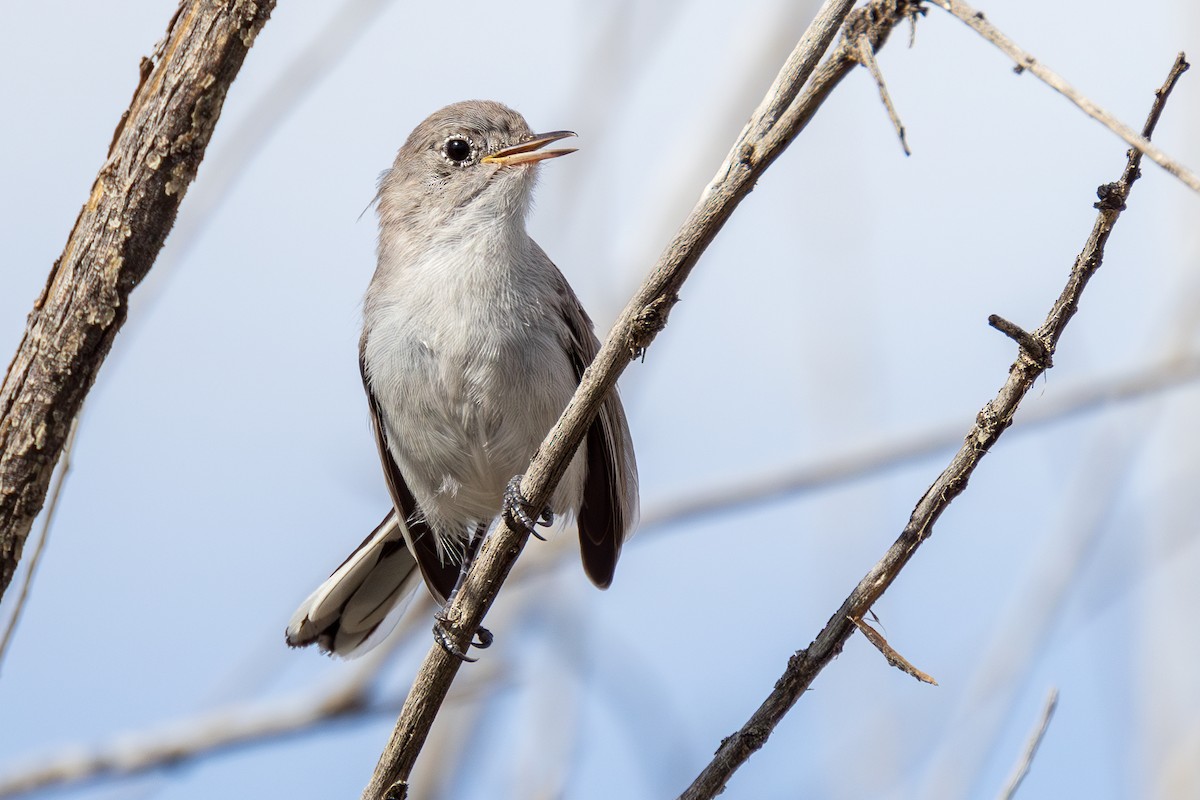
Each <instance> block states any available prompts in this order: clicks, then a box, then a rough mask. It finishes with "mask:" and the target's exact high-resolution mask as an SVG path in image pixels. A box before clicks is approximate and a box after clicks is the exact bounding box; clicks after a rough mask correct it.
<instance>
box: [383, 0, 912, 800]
mask: <svg viewBox="0 0 1200 800" xmlns="http://www.w3.org/2000/svg"><path fill="white" fill-rule="evenodd" d="M852 5H853V2H852V0H827V1H826V3H825V5H823V6H822V8H821V10H820V11H818V13H817V17H816V19H815V20H814V22H813V24H812V25H811V26H810V27H809V29H808V30H807V31H806V32H805V34H804V36H803V37H802V38H801V40H800V43H799V44H798V45H797V46H796V49H795V50H794V51H793V52H792V55H791V56H790V57H789V58H788V61H787V63H786V64H785V65H784V67H783V69H782V70H781V71H780V73H779V75H778V76H777V77H776V79H775V82H774V84H773V85H772V86H771V89H770V90H769V92H768V93H767V95H766V97H765V98H764V99H763V101H762V103H760V104H759V107H758V108H757V109H756V110H755V111H754V113H753V115H752V116H751V118H750V121H749V122H748V123H747V125H746V127H745V128H744V129H743V130H742V133H741V135H739V136H738V138H737V140H736V142H735V143H734V146H733V148H732V149H731V150H730V152H729V155H728V156H727V157H726V159H725V162H724V163H723V164H722V165H721V167H720V169H718V171H717V175H716V177H715V178H713V180H712V182H711V183H709V185H708V186H707V187H706V188H705V190H704V192H703V194H702V195H701V198H700V200H699V202H698V203H697V204H696V206H695V207H694V208H693V209H692V212H691V214H690V215H689V216H688V219H687V220H686V221H685V222H684V224H683V226H682V227H681V228H680V230H679V232H678V233H677V234H676V236H675V239H674V241H672V243H671V245H670V246H669V247H668V248H667V250H666V252H664V253H663V255H662V256H661V257H660V258H659V261H658V264H656V265H655V267H654V270H653V271H652V272H651V274H650V276H649V277H648V278H647V280H646V282H645V283H644V284H643V285H642V287H641V289H640V290H639V291H638V293H637V294H636V295H635V296H634V298H633V299H632V300H631V301H630V302H629V305H628V306H626V308H625V311H624V312H623V313H622V314H621V316H620V318H619V319H618V320H617V322H616V324H615V325H614V326H613V329H612V332H611V333H610V334H609V337H608V339H607V341H605V343H604V345H603V347H601V349H600V352H599V353H598V354H597V356H596V359H595V361H594V362H593V363H592V365H591V366H589V367H588V369H587V370H586V371H585V372H584V375H583V379H582V380H581V381H580V384H579V389H578V390H577V391H576V393H575V396H574V397H573V398H572V400H571V402H570V403H569V404H568V406H567V410H566V411H565V412H564V413H563V416H562V417H561V418H560V419H559V421H558V422H557V423H556V424H555V426H554V428H553V429H552V430H551V431H550V434H549V435H548V436H547V437H546V439H545V441H543V443H542V446H541V447H540V449H539V451H538V455H537V457H536V458H534V460H533V462H532V463H531V464H530V465H529V469H528V470H527V471H526V473H525V478H524V480H523V481H522V482H521V492H522V494H524V495H525V496H526V497H527V498H529V500H530V501H531V506H532V507H533V508H539V509H540V508H541V507H542V506H544V505H545V503H546V501H547V500H548V499H549V497H550V494H551V492H552V491H553V487H554V486H555V485H556V484H557V482H558V481H559V479H560V478H561V477H562V473H563V472H564V471H565V470H566V467H567V464H568V463H569V462H570V459H571V456H572V454H573V453H574V451H575V449H576V448H577V447H578V446H579V443H580V441H582V439H583V436H584V434H585V432H586V430H587V426H588V425H590V424H591V421H592V419H593V418H594V417H595V415H596V412H597V410H598V409H599V407H600V404H601V403H602V402H603V401H604V398H605V397H607V396H608V394H609V392H611V391H612V389H613V387H614V386H615V385H616V381H617V378H618V377H619V376H620V374H621V372H622V371H623V370H624V369H625V367H626V366H628V364H629V362H630V361H631V360H632V359H633V358H634V357H636V356H638V355H640V354H641V353H643V352H644V351H645V349H646V348H647V347H648V346H649V345H650V343H651V342H652V341H653V340H654V337H655V336H656V335H657V334H658V332H659V331H660V330H661V329H662V328H663V327H664V326H665V325H666V322H667V316H668V314H669V313H670V309H671V306H672V305H674V303H675V301H676V300H677V299H678V296H677V293H678V291H679V289H680V288H681V287H682V285H683V282H684V281H685V280H686V279H687V277H688V275H689V274H690V273H691V270H692V268H693V267H694V266H695V264H696V262H697V260H699V258H700V255H701V253H703V252H704V249H705V248H706V247H707V246H708V244H709V243H710V242H711V241H712V240H713V238H714V237H715V236H716V234H717V232H718V231H719V230H720V229H721V227H722V226H723V225H724V224H725V221H726V220H727V219H728V218H729V217H730V215H731V214H732V213H733V211H734V209H736V208H737V206H738V204H739V203H740V202H741V200H742V199H744V198H745V197H746V195H748V194H749V192H750V191H751V189H753V188H754V184H755V182H756V181H757V180H758V179H759V177H761V175H762V173H763V172H764V171H765V170H766V169H767V167H769V166H770V165H771V164H772V163H773V162H774V161H775V159H776V158H778V157H779V155H780V154H781V153H782V152H783V150H784V149H785V148H786V147H787V145H788V144H789V143H790V142H791V141H792V140H793V139H794V138H795V136H796V135H797V134H798V133H799V132H800V130H801V129H802V128H803V127H804V125H805V124H807V122H808V120H809V119H810V118H811V116H812V114H813V113H814V112H815V111H816V108H817V107H819V104H820V103H819V100H823V99H824V97H825V96H826V95H827V94H828V92H829V91H830V90H831V89H832V87H833V85H834V84H835V83H836V81H834V82H833V83H829V84H826V85H825V86H824V87H823V93H822V89H820V88H818V87H817V84H816V83H814V84H813V86H812V87H810V88H809V89H808V90H806V91H805V92H804V93H803V94H801V87H802V86H803V85H804V83H805V81H806V79H807V78H808V77H809V76H810V75H813V71H814V69H815V68H816V64H817V61H818V60H819V59H820V57H821V55H822V54H823V53H825V51H826V49H827V48H828V47H829V44H830V42H832V41H833V38H834V36H836V34H837V31H838V28H839V27H840V26H841V24H842V21H843V20H846V19H847V15H848V14H849V11H850V7H851V6H852ZM888 5H889V6H891V7H893V8H895V7H901V8H902V9H903V10H904V11H907V9H908V8H909V4H908V3H907V2H899V1H898V0H897V1H896V2H892V3H890V4H888ZM865 14H866V10H865V9H864V10H861V11H860V12H857V15H856V17H855V19H857V20H860V21H859V23H858V24H859V25H860V26H862V27H867V26H868V24H869V20H867V18H866V17H865V16H864V15H865ZM848 28H849V22H848ZM886 30H890V26H889V27H888V28H887V29H886ZM882 36H886V33H884V34H882ZM881 38H882V37H880V38H879V39H877V38H875V37H873V38H872V44H873V45H874V46H878V42H879V41H881ZM839 52H840V50H839ZM847 62H848V65H847V66H846V70H845V71H849V69H850V68H852V67H853V63H854V62H853V61H852V59H850V58H847ZM826 66H828V64H827V65H826ZM818 74H819V73H818ZM815 80H816V77H815V76H814V81H815ZM798 96H799V97H798ZM814 98H818V99H817V100H814ZM527 538H528V533H526V532H525V531H523V530H513V529H512V527H511V526H510V525H509V524H508V523H507V521H505V520H503V519H502V520H501V522H500V524H499V525H498V526H497V527H496V529H495V531H494V532H493V533H492V535H491V536H489V537H488V538H487V540H486V541H485V542H484V544H483V547H482V548H481V550H480V553H479V555H478V556H477V558H476V560H475V564H474V565H473V566H472V568H471V571H470V573H469V574H468V575H467V576H466V579H465V580H464V582H463V585H462V588H461V589H460V590H459V592H458V594H457V596H456V597H455V600H454V602H453V603H452V604H451V605H450V606H449V607H448V608H447V609H446V611H445V617H446V619H447V621H448V627H449V628H450V630H451V631H452V632H453V634H452V635H453V636H454V638H455V639H456V640H457V644H458V645H459V646H460V647H466V646H467V642H468V641H469V639H470V637H471V636H472V635H473V634H474V632H475V631H476V630H477V629H478V627H479V625H480V623H481V622H482V621H483V616H484V614H485V613H487V609H488V608H489V607H490V606H491V603H492V601H493V600H494V599H495V597H496V593H497V592H498V591H499V589H500V586H501V584H502V583H503V582H504V580H505V578H506V577H507V576H508V573H509V571H510V570H511V569H512V565H513V563H514V562H515V561H516V558H517V556H518V555H519V554H520V552H521V549H522V548H523V547H524V545H525V541H526V539H527ZM460 664H461V662H460V661H459V660H458V659H456V658H454V657H453V656H451V655H449V654H448V653H447V652H446V651H445V649H444V648H442V647H441V646H439V645H436V644H435V645H433V646H432V647H431V648H430V650H429V653H428V655H427V656H426V658H425V662H424V664H423V665H422V667H421V670H420V672H419V673H418V674H417V677H416V680H415V681H414V683H413V687H412V690H411V691H410V693H409V696H408V699H407V700H406V701H405V704H404V709H403V710H402V711H401V714H400V718H399V719H398V720H397V722H396V728H395V730H394V731H393V732H392V736H391V739H390V740H389V741H388V744H387V746H386V747H385V749H384V752H383V754H382V755H381V756H380V759H379V763H378V765H377V766H376V768H375V772H374V774H373V775H372V777H371V781H370V783H369V785H368V786H367V788H366V789H365V790H364V792H363V798H364V800H384V799H385V798H388V799H389V800H391V799H394V798H401V797H404V796H405V795H406V794H407V788H408V783H407V782H408V777H409V775H410V773H411V771H412V767H413V764H414V763H415V762H416V758H417V755H418V753H419V752H420V750H421V747H422V745H423V744H424V741H425V738H426V736H427V735H428V733H429V728H430V726H431V725H432V723H433V719H434V717H435V716H436V715H437V710H438V707H439V706H440V705H441V702H442V699H443V698H444V697H445V695H446V692H447V690H448V689H449V687H450V684H451V682H452V681H453V680H454V676H455V674H456V673H457V672H458V668H459V666H460Z"/></svg>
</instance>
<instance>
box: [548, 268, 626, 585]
mask: <svg viewBox="0 0 1200 800" xmlns="http://www.w3.org/2000/svg"><path fill="white" fill-rule="evenodd" d="M563 288H564V294H565V296H564V298H563V300H564V302H563V312H562V313H563V319H564V321H565V322H566V323H567V329H568V330H569V331H570V334H571V339H572V341H570V342H567V343H566V344H567V345H568V348H567V349H568V352H569V353H570V355H571V363H572V366H573V367H574V368H575V379H576V381H579V380H582V378H583V371H584V370H585V369H587V367H588V365H589V364H591V363H592V360H593V359H594V358H595V357H596V353H597V352H599V350H600V342H599V340H598V339H597V338H596V334H595V333H593V332H592V321H591V320H590V319H588V316H587V313H586V312H585V311H584V310H583V306H582V305H580V303H579V300H578V298H576V297H575V293H574V292H572V291H571V289H570V287H569V286H567V285H566V281H565V280H564V281H563ZM585 442H586V444H587V474H586V478H585V479H584V487H583V502H582V504H581V505H580V508H579V552H580V555H581V556H582V558H583V569H584V571H585V572H586V573H587V575H588V577H589V578H591V579H592V582H593V583H594V584H596V585H597V586H599V587H600V588H601V589H606V588H608V586H609V584H611V583H612V579H613V573H614V572H615V571H616V568H617V559H618V558H619V557H620V555H621V545H622V544H623V543H624V542H625V538H626V537H627V536H628V535H629V532H630V530H631V529H632V528H633V526H634V525H635V524H636V520H637V508H638V478H637V464H636V462H635V461H634V456H633V442H632V440H631V439H630V436H629V423H628V422H627V421H626V419H625V410H624V409H623V408H622V407H621V398H620V397H618V396H617V392H616V390H615V389H614V390H613V391H612V393H611V394H610V395H609V396H608V397H607V398H605V400H604V404H603V405H602V406H600V413H599V414H597V415H596V419H595V420H594V421H593V422H592V424H591V427H589V428H588V432H587V437H586V439H585Z"/></svg>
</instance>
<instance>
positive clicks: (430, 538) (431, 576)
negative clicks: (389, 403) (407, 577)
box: [358, 349, 459, 605]
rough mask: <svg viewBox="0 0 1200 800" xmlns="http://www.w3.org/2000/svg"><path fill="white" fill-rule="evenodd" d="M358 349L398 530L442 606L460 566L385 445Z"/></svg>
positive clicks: (381, 419)
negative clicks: (440, 543)
mask: <svg viewBox="0 0 1200 800" xmlns="http://www.w3.org/2000/svg"><path fill="white" fill-rule="evenodd" d="M361 352H362V351H361V349H360V356H359V359H358V366H359V370H360V371H361V372H362V379H363V388H364V389H366V390H367V400H368V402H369V404H370V407H371V427H372V428H373V429H374V430H375V444H376V445H377V446H378V447H379V461H380V463H381V464H383V475H384V478H385V479H386V480H387V486H388V492H390V493H391V495H392V504H393V505H394V506H395V508H396V515H397V518H398V520H399V522H400V530H401V532H402V534H403V535H404V542H405V544H407V545H408V549H409V550H410V551H411V552H412V554H413V556H414V557H415V558H416V560H417V566H418V567H420V568H421V577H423V578H424V579H425V586H426V587H427V588H428V589H429V592H430V594H432V595H433V596H434V599H436V600H437V601H438V602H439V603H441V604H443V605H444V604H445V602H446V598H447V597H449V596H450V592H451V591H453V589H454V584H455V582H456V581H457V580H458V573H459V565H458V563H457V562H456V561H454V560H453V559H452V558H447V559H446V560H444V561H443V559H442V555H441V553H439V552H438V547H437V538H436V537H435V536H434V533H433V531H432V530H431V529H430V528H429V526H428V525H427V524H426V523H425V518H424V516H423V515H421V514H420V513H418V512H419V509H418V508H417V501H416V500H415V499H414V498H413V495H412V492H411V491H410V490H409V488H408V483H407V482H405V480H404V475H403V474H402V473H401V472H400V467H398V466H397V465H396V461H395V459H393V458H392V451H391V450H390V449H389V448H388V441H387V436H388V434H387V429H388V426H387V420H386V419H385V417H384V413H383V409H382V408H381V407H380V405H379V401H378V400H377V399H376V398H375V394H374V393H373V392H372V391H371V381H370V380H369V379H368V378H367V366H366V362H365V360H364V359H363V358H362V356H361Z"/></svg>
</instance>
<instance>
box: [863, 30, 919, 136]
mask: <svg viewBox="0 0 1200 800" xmlns="http://www.w3.org/2000/svg"><path fill="white" fill-rule="evenodd" d="M914 30H915V28H914ZM857 45H858V60H859V62H860V63H861V64H862V65H863V66H864V67H866V68H867V71H868V72H870V73H871V77H872V78H874V79H875V86H876V88H878V89H879V99H880V100H882V101H883V107H884V108H885V109H886V110H887V115H888V119H890V120H891V121H892V127H893V128H895V129H896V136H897V137H899V139H900V147H901V148H903V150H904V155H906V156H911V155H912V150H909V149H908V137H906V136H905V135H904V123H903V122H901V121H900V115H899V114H898V113H897V112H896V105H895V104H894V103H893V102H892V96H891V94H889V93H888V88H887V83H886V82H885V81H884V80H883V71H882V70H880V69H879V62H878V61H876V60H875V51H874V50H872V49H871V43H870V42H869V41H867V37H865V36H860V37H858V42H857Z"/></svg>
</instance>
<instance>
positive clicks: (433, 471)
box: [287, 100, 638, 656]
mask: <svg viewBox="0 0 1200 800" xmlns="http://www.w3.org/2000/svg"><path fill="white" fill-rule="evenodd" d="M573 135H574V134H573V133H571V132H569V131H555V132H553V133H545V134H534V133H533V132H532V131H531V130H530V128H529V126H528V125H527V124H526V122H525V120H524V118H522V117H521V115H520V114H517V113H516V112H515V111H513V110H511V109H509V108H507V107H505V106H503V105H500V104H499V103H493V102H487V101H478V100H476V101H469V102H464V103H455V104H454V105H451V106H447V107H446V108H443V109H442V110H441V111H438V112H437V113H435V114H433V115H432V116H431V117H429V118H428V119H426V120H425V121H424V122H422V123H421V124H420V125H418V126H417V128H416V130H414V131H413V132H412V134H411V135H410V136H409V137H408V141H407V142H405V143H404V146H403V147H401V148H400V152H399V153H398V154H397V156H396V161H395V163H394V164H393V165H392V168H391V169H390V170H388V171H387V172H386V173H384V175H383V177H382V178H381V180H380V185H379V194H378V196H377V200H378V209H379V221H380V226H379V263H378V267H377V268H376V270H375V276H374V277H373V278H372V280H371V285H370V287H369V288H368V289H367V295H366V300H365V302H364V313H363V317H364V319H363V332H362V338H361V340H360V343H359V364H360V367H361V369H362V377H363V385H364V386H365V387H366V390H367V399H368V402H369V405H370V409H371V419H372V422H373V424H374V429H375V440H376V442H377V444H378V445H379V457H380V460H381V461H382V462H383V472H384V477H385V478H386V480H387V485H388V489H389V491H390V492H391V496H392V504H393V511H391V512H389V514H388V516H387V517H386V518H385V519H384V520H383V522H382V523H381V524H380V525H379V527H377V528H376V529H375V530H374V531H373V532H372V533H371V535H370V536H368V537H367V539H366V541H364V542H363V543H362V544H361V545H359V547H358V549H357V550H355V551H354V553H353V554H352V555H351V556H350V557H349V558H348V559H346V561H345V562H344V563H343V564H342V565H341V566H340V567H338V568H337V570H336V571H334V573H333V575H331V576H330V577H329V579H328V580H327V581H325V583H323V584H322V585H321V586H320V587H319V588H318V589H317V590H316V591H315V592H314V593H313V594H312V595H311V596H310V597H309V598H308V599H307V600H305V601H304V603H303V604H302V605H301V606H300V608H299V609H298V610H297V611H296V613H295V615H294V616H293V617H292V620H291V623H290V624H289V625H288V628H287V642H288V644H289V645H291V646H293V647H300V646H304V645H308V644H312V643H313V642H316V643H317V645H318V646H319V647H320V648H321V649H322V650H324V651H326V652H330V653H336V654H338V655H341V656H350V655H355V654H357V653H360V652H363V651H365V650H366V649H368V648H369V647H372V646H374V645H375V644H377V643H378V642H379V640H381V639H382V638H383V637H384V636H386V634H387V633H388V632H390V631H391V629H392V627H393V626H394V625H395V622H396V621H397V620H398V619H399V617H400V615H401V614H402V613H403V610H404V607H405V606H406V605H407V600H408V598H409V597H411V594H412V590H413V589H414V588H415V587H416V585H417V575H418V569H419V574H420V576H421V577H422V578H424V581H425V586H426V587H427V588H428V589H429V591H430V593H431V594H432V595H433V596H434V598H436V599H437V601H438V602H439V603H442V604H445V603H446V601H447V599H448V598H450V597H452V595H453V592H454V590H455V589H456V587H457V585H458V581H459V580H460V579H461V576H462V574H463V573H465V571H466V567H467V566H468V564H469V561H470V559H471V558H472V557H473V556H474V553H475V552H476V550H477V549H478V547H479V543H480V541H481V540H482V538H483V536H484V534H485V533H486V532H487V530H488V528H489V526H490V525H491V524H492V522H493V521H494V520H495V519H496V517H497V516H498V515H499V514H500V513H501V512H502V510H503V511H505V512H506V513H509V514H510V515H511V516H515V517H516V518H517V519H520V520H524V521H525V524H527V525H528V526H529V527H530V529H531V530H532V520H530V519H529V511H528V510H527V509H525V508H524V505H525V503H524V499H523V498H521V497H520V496H519V489H517V487H518V483H517V482H516V479H514V478H513V476H514V475H517V473H519V472H520V471H521V470H523V469H524V468H525V467H526V466H528V464H529V461H530V459H532V457H533V455H534V453H535V452H536V450H537V448H538V445H539V444H541V441H542V439H543V438H544V437H545V435H546V433H547V432H548V431H549V430H550V428H551V426H552V425H553V424H554V422H555V421H556V420H557V419H558V417H559V415H560V414H561V413H562V411H563V409H564V408H565V407H566V405H567V402H568V400H569V399H570V398H571V395H572V394H573V393H574V392H575V388H576V387H577V386H578V384H579V380H580V377H581V375H582V374H583V370H584V369H585V368H586V367H587V365H588V364H590V363H591V361H592V359H593V358H594V357H595V355H596V352H597V350H598V349H599V342H598V340H597V339H596V336H595V334H594V333H593V331H592V323H591V320H590V319H588V316H587V313H586V312H584V310H583V307H582V306H581V305H580V303H579V299H578V298H577V297H576V296H575V293H574V292H573V291H572V290H571V287H570V286H569V285H568V284H567V281H566V279H565V278H564V277H563V276H562V273H560V272H559V271H558V269H557V268H556V267H555V266H554V263H553V262H552V261H551V260H550V258H549V257H548V256H547V255H546V254H545V253H544V252H543V251H542V248H540V247H539V246H538V245H537V243H536V242H534V241H533V240H532V239H531V238H529V234H528V233H526V232H525V217H526V215H527V213H528V211H529V207H530V199H531V196H532V192H533V185H534V183H535V181H536V178H537V165H538V163H539V162H541V161H543V160H545V159H549V158H556V157H558V156H563V155H567V154H568V153H572V152H574V150H547V149H543V148H545V146H546V145H548V144H551V143H552V142H556V141H558V140H560V139H564V138H566V137H568V136H573ZM637 506H638V479H637V466H636V464H635V461H634V456H633V443H632V442H631V440H630V437H629V427H628V424H627V423H626V421H625V413H624V411H623V410H622V408H621V401H620V399H619V398H618V397H617V395H616V393H615V392H614V393H613V394H612V395H611V396H610V397H609V398H608V399H606V400H605V402H604V405H603V406H602V407H601V410H600V414H599V416H598V417H597V418H596V420H595V422H593V423H592V426H591V428H590V429H589V431H588V434H587V438H586V440H585V442H584V444H583V445H582V446H581V447H580V448H579V452H578V453H577V454H576V455H575V458H574V460H572V462H571V464H570V466H569V467H568V469H567V472H566V474H565V475H564V476H563V479H562V482H561V483H560V484H559V485H558V488H557V490H555V492H554V495H553V497H552V498H551V501H550V504H549V508H548V509H546V512H545V513H544V514H543V521H544V522H545V521H548V519H549V518H550V516H551V515H554V514H568V515H571V514H573V515H574V516H575V518H576V520H577V522H578V526H579V544H580V550H581V555H582V557H583V567H584V570H585V571H586V572H587V574H588V577H589V578H591V579H592V582H593V583H595V584H596V585H597V586H599V587H601V588H605V587H607V586H608V585H609V584H610V583H611V582H612V578H613V571H614V570H615V568H616V564H617V558H618V556H619V555H620V552H621V544H622V542H624V540H625V538H626V536H627V535H628V534H629V532H630V531H631V529H632V528H633V526H634V524H635V520H636V517H637ZM385 623H387V624H385ZM441 640H442V641H443V643H445V639H444V638H442V639H441ZM485 644H486V642H485V643H484V645H485ZM459 655H461V654H459Z"/></svg>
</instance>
